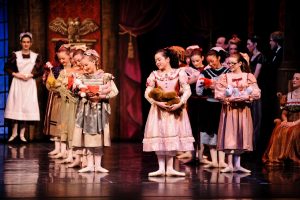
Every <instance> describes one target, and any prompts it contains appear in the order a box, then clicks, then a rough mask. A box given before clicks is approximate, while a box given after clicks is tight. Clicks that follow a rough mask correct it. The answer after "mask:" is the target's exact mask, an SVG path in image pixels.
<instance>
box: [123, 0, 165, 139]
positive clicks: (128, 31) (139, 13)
mask: <svg viewBox="0 0 300 200" xmlns="http://www.w3.org/2000/svg"><path fill="white" fill-rule="evenodd" d="M166 3H167V1H161V0H152V1H140V0H127V1H126V0H123V1H121V2H120V36H119V64H120V111H121V119H120V126H121V130H120V138H121V139H137V138H140V136H141V131H142V128H143V116H142V94H143V92H142V91H141V84H145V83H141V70H140V61H139V55H138V48H137V40H136V38H137V37H138V36H139V35H142V34H144V33H146V32H148V31H150V30H152V29H153V28H155V27H156V26H157V25H158V24H159V23H160V21H161V19H162V17H163V14H164V12H165V10H166Z"/></svg>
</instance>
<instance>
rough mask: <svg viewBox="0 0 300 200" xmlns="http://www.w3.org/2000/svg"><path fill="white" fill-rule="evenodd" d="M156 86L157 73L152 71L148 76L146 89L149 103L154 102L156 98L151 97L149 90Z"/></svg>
mask: <svg viewBox="0 0 300 200" xmlns="http://www.w3.org/2000/svg"><path fill="white" fill-rule="evenodd" d="M154 87H155V75H154V72H152V73H151V74H150V75H149V77H148V78H147V82H146V90H145V94H144V96H145V98H146V99H147V100H148V101H149V103H151V104H153V102H154V100H153V99H152V98H150V97H149V95H148V94H149V92H150V91H151V90H152V89H153V88H154Z"/></svg>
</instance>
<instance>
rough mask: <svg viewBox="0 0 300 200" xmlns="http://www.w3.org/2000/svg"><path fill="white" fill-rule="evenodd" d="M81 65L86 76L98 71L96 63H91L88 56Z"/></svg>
mask: <svg viewBox="0 0 300 200" xmlns="http://www.w3.org/2000/svg"><path fill="white" fill-rule="evenodd" d="M80 63H81V65H82V67H83V72H84V73H86V74H93V73H95V72H96V71H97V68H96V64H95V62H93V61H91V60H90V59H89V57H87V56H84V57H83V58H82V60H81V62H80Z"/></svg>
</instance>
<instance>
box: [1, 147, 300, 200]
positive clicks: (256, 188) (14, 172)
mask: <svg viewBox="0 0 300 200" xmlns="http://www.w3.org/2000/svg"><path fill="white" fill-rule="evenodd" d="M52 148H53V144H52V143H29V144H3V143H1V144H0V199H1V200H2V199H75V200H77V199H78V200H79V199H89V200H94V199H115V200H121V199H126V200H127V199H128V200H135V199H137V200H154V199H158V200H160V199H164V200H169V199H170V200H171V199H172V200H177V199H179V200H189V199H270V198H272V199H299V198H300V166H293V165H287V166H277V167H267V166H263V165H262V164H261V163H260V162H257V161H253V160H255V159H244V160H242V163H243V165H244V166H245V167H246V168H249V169H251V170H252V173H251V174H243V173H232V174H228V173H220V172H219V169H205V168H204V167H203V165H198V164H197V163H196V164H195V163H190V164H184V163H183V162H181V161H178V160H176V162H175V168H176V169H177V170H181V171H185V172H186V173H187V176H186V177H152V178H150V177H148V176H147V174H148V172H151V171H154V170H156V169H157V161H156V157H155V155H154V153H144V152H142V145H141V144H140V143H112V146H111V147H107V148H105V149H104V161H103V166H104V167H105V168H107V169H109V170H110V172H109V173H108V174H104V173H78V172H77V170H78V168H67V165H66V164H60V162H61V160H59V159H51V158H49V157H48V155H47V154H48V152H49V151H50V150H52ZM247 157H248V158H249V156H247ZM250 157H251V156H250Z"/></svg>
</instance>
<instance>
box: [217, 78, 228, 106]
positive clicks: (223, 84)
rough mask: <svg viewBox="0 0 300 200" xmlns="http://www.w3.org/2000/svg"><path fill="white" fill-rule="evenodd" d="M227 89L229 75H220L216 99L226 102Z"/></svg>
mask: <svg viewBox="0 0 300 200" xmlns="http://www.w3.org/2000/svg"><path fill="white" fill-rule="evenodd" d="M226 88H227V75H226V74H222V75H220V77H219V79H218V80H217V81H216V84H215V99H218V100H220V101H225V98H226V97H225V90H226Z"/></svg>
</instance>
